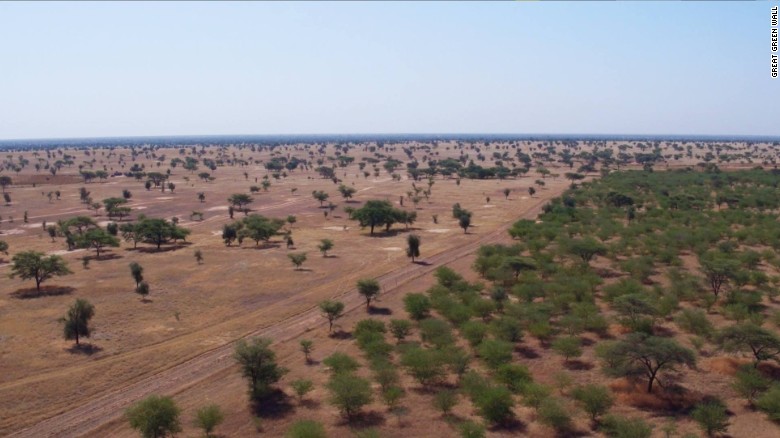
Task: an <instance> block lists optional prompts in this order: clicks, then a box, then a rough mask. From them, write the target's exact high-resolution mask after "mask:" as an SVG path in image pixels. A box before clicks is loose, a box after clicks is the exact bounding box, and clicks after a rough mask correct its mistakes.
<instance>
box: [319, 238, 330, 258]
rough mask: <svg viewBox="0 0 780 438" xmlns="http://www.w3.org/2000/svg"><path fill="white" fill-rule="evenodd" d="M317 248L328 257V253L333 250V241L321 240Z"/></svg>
mask: <svg viewBox="0 0 780 438" xmlns="http://www.w3.org/2000/svg"><path fill="white" fill-rule="evenodd" d="M317 248H318V249H319V250H320V252H322V256H323V257H327V256H328V251H330V250H331V249H333V241H332V240H330V239H322V240H320V244H319V245H317Z"/></svg>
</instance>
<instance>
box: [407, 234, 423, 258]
mask: <svg viewBox="0 0 780 438" xmlns="http://www.w3.org/2000/svg"><path fill="white" fill-rule="evenodd" d="M406 256H407V257H411V258H412V263H414V259H415V257H420V236H418V235H416V234H410V235H408V236H407V237H406Z"/></svg>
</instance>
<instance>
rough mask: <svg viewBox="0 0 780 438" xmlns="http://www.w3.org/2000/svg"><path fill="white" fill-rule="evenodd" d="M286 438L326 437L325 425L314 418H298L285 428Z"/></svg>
mask: <svg viewBox="0 0 780 438" xmlns="http://www.w3.org/2000/svg"><path fill="white" fill-rule="evenodd" d="M284 436H285V437H286V438H327V436H328V435H327V434H326V433H325V427H324V426H323V425H322V424H321V423H318V422H316V421H314V420H298V421H296V422H295V423H293V424H292V426H290V428H289V429H287V433H286V434H284Z"/></svg>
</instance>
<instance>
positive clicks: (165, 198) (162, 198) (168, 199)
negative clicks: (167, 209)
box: [154, 196, 176, 201]
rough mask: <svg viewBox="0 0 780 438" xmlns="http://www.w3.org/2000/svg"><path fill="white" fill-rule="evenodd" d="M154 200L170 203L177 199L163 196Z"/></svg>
mask: <svg viewBox="0 0 780 438" xmlns="http://www.w3.org/2000/svg"><path fill="white" fill-rule="evenodd" d="M154 199H158V200H160V201H170V200H171V199H176V198H174V197H171V196H161V197H159V198H154Z"/></svg>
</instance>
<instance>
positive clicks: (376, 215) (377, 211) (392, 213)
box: [350, 200, 403, 236]
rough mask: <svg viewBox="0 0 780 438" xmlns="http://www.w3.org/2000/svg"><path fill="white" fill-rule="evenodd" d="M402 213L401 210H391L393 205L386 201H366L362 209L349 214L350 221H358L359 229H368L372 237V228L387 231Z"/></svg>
mask: <svg viewBox="0 0 780 438" xmlns="http://www.w3.org/2000/svg"><path fill="white" fill-rule="evenodd" d="M402 213H403V212H402V211H401V210H398V209H395V208H393V205H392V204H390V202H388V201H377V200H372V201H367V202H366V203H365V204H364V205H363V207H361V208H358V209H357V210H354V211H353V212H352V213H351V214H350V219H352V220H356V221H358V222H359V223H360V226H361V227H369V228H370V229H371V235H372V236H373V235H374V227H381V226H385V227H387V228H388V229H389V228H390V227H391V226H392V225H393V224H394V223H396V222H398V219H399V218H400V217H401V215H402Z"/></svg>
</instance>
